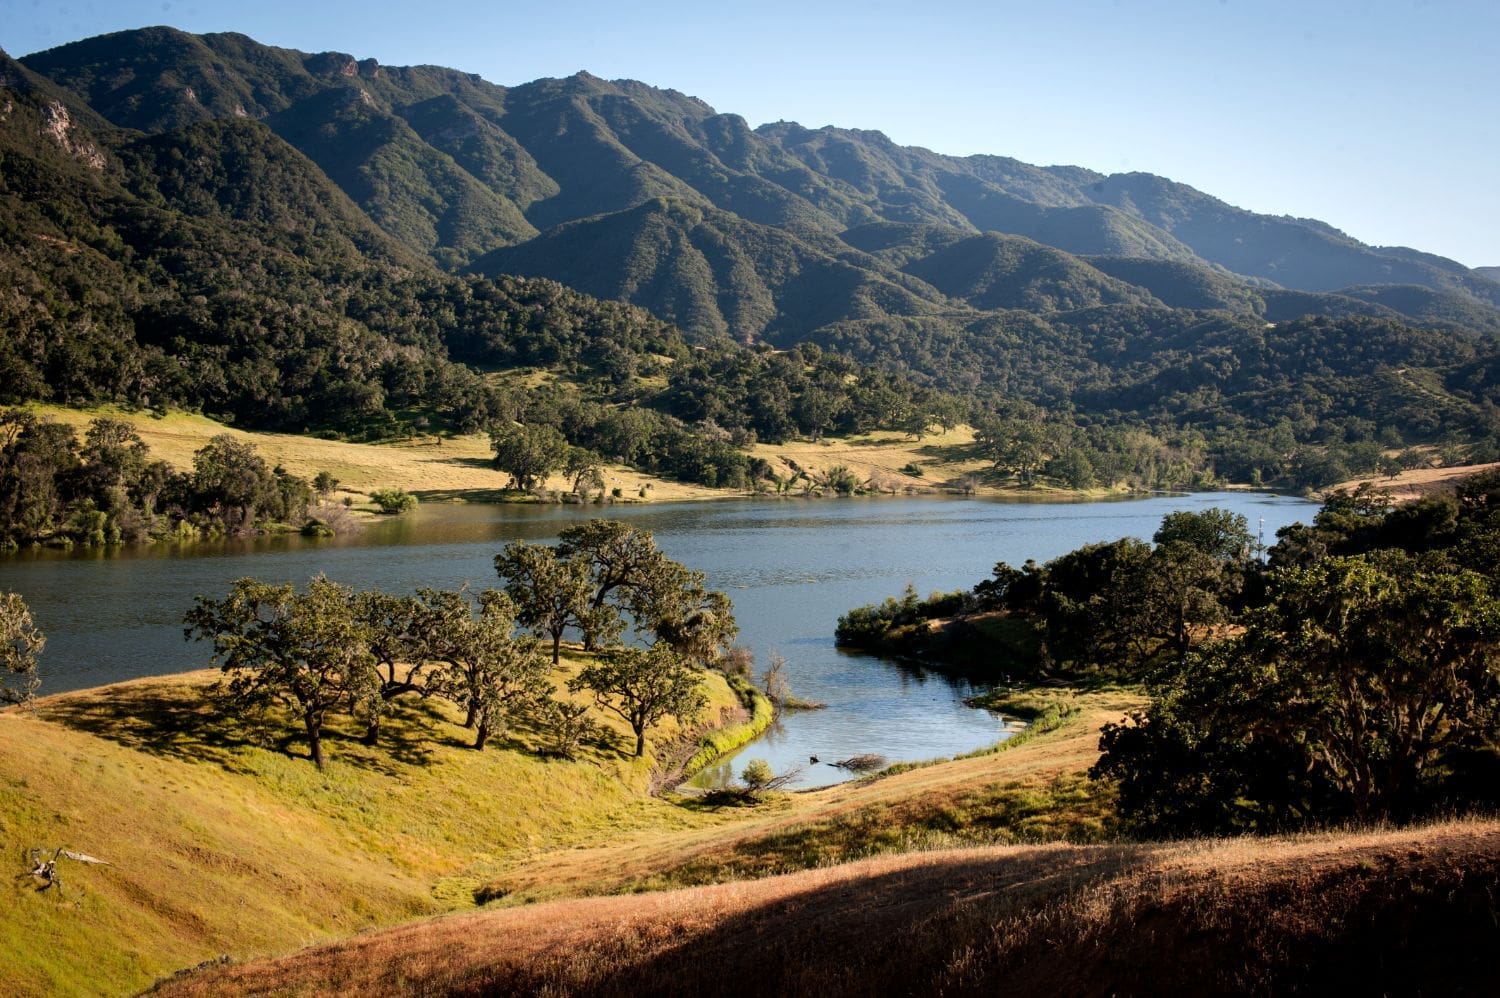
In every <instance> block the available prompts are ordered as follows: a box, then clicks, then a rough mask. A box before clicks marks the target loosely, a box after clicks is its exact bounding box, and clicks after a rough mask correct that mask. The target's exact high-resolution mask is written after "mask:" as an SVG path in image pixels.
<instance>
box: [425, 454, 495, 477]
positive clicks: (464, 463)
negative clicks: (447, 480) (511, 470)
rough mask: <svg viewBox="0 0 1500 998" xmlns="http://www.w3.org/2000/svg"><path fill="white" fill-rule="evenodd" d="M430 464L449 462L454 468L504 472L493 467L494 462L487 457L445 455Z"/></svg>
mask: <svg viewBox="0 0 1500 998" xmlns="http://www.w3.org/2000/svg"><path fill="white" fill-rule="evenodd" d="M431 463H432V464H451V465H453V466H454V467H455V468H476V469H478V470H480V471H493V472H494V473H495V474H497V475H502V474H504V472H503V471H500V470H499V469H497V468H496V467H495V462H494V460H493V459H492V458H488V457H445V458H443V459H442V460H441V461H433V462H431Z"/></svg>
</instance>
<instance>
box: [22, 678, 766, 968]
mask: <svg viewBox="0 0 1500 998" xmlns="http://www.w3.org/2000/svg"><path fill="white" fill-rule="evenodd" d="M569 668H570V669H571V668H572V666H571V665H570V666H569ZM566 673H567V670H565V672H564V676H565V675H566ZM213 676H214V674H205V673H198V674H190V675H187V676H179V677H169V678H163V679H152V680H143V681H137V682H132V683H126V684H121V685H118V686H112V687H105V688H102V689H98V690H89V691H84V692H80V693H74V694H65V695H61V696H57V697H51V698H47V699H45V700H43V701H41V702H40V705H39V708H38V709H37V710H36V712H35V713H26V712H20V711H16V710H8V711H4V712H0V854H3V855H5V856H7V857H10V861H11V862H12V863H13V864H14V866H13V873H14V874H23V873H24V867H23V866H22V860H23V857H24V855H25V854H26V852H27V851H29V850H30V849H33V848H43V849H46V850H47V851H48V852H49V853H50V852H51V851H52V850H53V849H56V848H58V847H64V848H67V849H70V850H74V851H77V852H81V853H86V854H88V855H90V856H95V857H98V858H100V859H103V860H106V861H107V862H108V864H109V865H107V866H103V865H101V866H93V865H85V864H80V863H75V862H72V861H69V860H67V859H63V860H61V861H60V867H59V870H60V872H61V874H62V876H63V889H62V892H61V894H60V895H59V893H58V892H57V891H55V890H47V891H38V890H36V886H37V885H36V884H34V883H33V882H32V881H31V879H30V878H29V877H25V876H21V877H18V878H16V879H13V880H11V882H10V884H9V885H7V886H6V887H4V888H3V890H4V891H5V893H6V895H7V899H8V900H7V905H6V907H7V911H8V917H7V918H5V919H4V920H0V993H5V994H57V993H123V992H128V991H133V990H135V989H138V988H140V987H143V986H145V985H146V984H148V983H150V982H151V981H152V980H153V979H155V978H157V977H159V976H161V975H163V974H166V973H170V972H171V971H174V970H176V969H178V968H181V967H184V966H189V965H192V964H196V963H198V962H200V961H203V960H207V959H211V958H214V957H217V956H219V955H220V954H223V953H231V954H234V955H235V956H236V957H242V956H250V955H253V954H258V953H259V954H266V953H275V952H284V951H286V950H288V949H291V948H294V947H297V946H301V945H306V944H308V943H310V942H314V941H317V940H326V939H332V938H337V937H342V936H346V935H349V934H350V933H353V932H357V931H360V930H363V929H367V928H370V927H373V926H380V925H390V924H393V923H396V922H401V921H405V920H408V919H411V918H414V917H417V916H421V915H430V914H434V913H438V912H442V911H449V910H453V909H455V908H463V907H468V906H472V904H473V896H474V891H475V889H476V887H477V886H478V885H480V884H481V883H484V882H487V881H488V880H490V879H492V878H493V876H494V875H495V872H496V871H497V870H498V869H499V868H500V867H501V865H502V863H509V862H513V861H514V860H515V858H516V857H519V856H526V855H532V854H535V853H538V852H540V851H544V850H545V851H551V850H558V849H564V850H566V849H571V848H574V847H588V846H593V847H599V846H602V845H605V844H608V843H610V842H613V841H615V840H617V839H618V837H619V836H621V835H630V834H640V833H647V832H649V833H650V834H652V835H657V836H662V835H666V834H668V833H671V832H675V831H679V830H686V829H694V828H704V827H707V826H710V825H712V824H714V823H716V822H718V821H719V820H720V819H719V818H718V817H717V816H715V815H712V814H707V813H701V812H695V811H692V810H689V809H684V808H681V807H678V806H675V805H673V804H671V803H669V802H665V801H662V800H659V799H655V798H653V797H651V796H649V795H648V794H647V793H646V788H647V787H648V785H649V780H650V767H651V760H650V759H649V758H647V759H645V760H635V759H631V758H629V757H628V755H627V754H626V751H627V749H628V747H629V746H633V743H631V742H630V740H629V739H628V738H627V734H626V732H625V731H624V730H623V727H621V726H613V727H611V729H610V735H609V738H608V739H607V741H606V743H605V744H597V745H590V746H586V748H585V751H584V753H583V754H582V755H581V756H580V758H579V759H578V760H577V761H567V760H560V759H551V758H546V757H544V756H542V755H540V754H538V753H537V751H536V749H537V748H538V743H539V742H540V740H541V738H540V735H539V733H538V732H535V731H529V730H525V729H516V730H513V731H511V732H509V733H508V735H507V736H506V737H504V738H501V739H498V740H497V741H495V742H492V743H491V747H490V748H489V749H487V750H486V751H484V752H475V751H473V750H472V749H471V748H469V747H468V745H469V742H470V739H471V734H470V732H468V731H466V730H464V729H463V728H462V727H461V726H460V725H459V724H457V723H455V722H456V720H457V718H456V717H455V716H454V715H453V714H451V713H448V712H446V711H444V710H443V709H442V708H440V707H439V705H438V704H436V703H435V702H421V703H414V704H407V705H404V706H403V707H402V708H401V709H400V710H398V712H397V713H396V715H395V716H394V717H392V718H391V720H390V721H389V723H388V725H387V730H386V736H387V737H386V742H385V744H384V745H382V746H380V747H377V748H373V749H372V748H366V747H365V746H363V745H360V744H359V743H358V741H357V740H356V738H355V735H356V734H357V732H356V731H353V730H346V729H343V728H340V729H337V730H335V731H334V732H332V733H331V737H329V738H328V741H327V743H326V744H327V750H328V752H329V756H330V762H329V766H328V768H327V770H326V771H324V772H319V771H318V770H316V769H315V768H314V767H313V766H312V764H311V763H310V762H309V761H308V760H307V758H306V756H305V752H306V749H305V745H304V744H303V743H302V740H301V739H300V738H297V737H295V734H294V732H295V727H294V726H291V725H287V726H278V725H270V726H263V725H260V724H257V723H254V722H253V721H251V720H250V719H244V718H241V719H224V718H222V717H219V716H216V715H215V714H214V713H213V712H211V711H210V710H209V709H208V708H207V707H206V706H205V704H204V698H203V689H204V685H205V683H207V682H208V681H210V680H211V679H212V678H213ZM560 678H562V677H560ZM709 689H710V692H711V700H710V710H711V711H713V712H714V714H715V715H716V714H717V711H718V710H720V709H721V708H724V707H734V706H736V705H737V703H738V701H737V699H736V698H735V697H734V695H733V693H732V692H731V691H730V690H729V688H728V686H727V685H726V684H725V683H724V682H723V680H722V679H721V678H718V677H711V680H710V686H709ZM601 719H602V720H607V719H603V718H601ZM660 737H661V738H663V739H668V738H671V737H673V729H672V728H671V727H670V725H668V726H666V727H665V728H664V730H662V731H661V732H660ZM653 740H655V739H654V738H653Z"/></svg>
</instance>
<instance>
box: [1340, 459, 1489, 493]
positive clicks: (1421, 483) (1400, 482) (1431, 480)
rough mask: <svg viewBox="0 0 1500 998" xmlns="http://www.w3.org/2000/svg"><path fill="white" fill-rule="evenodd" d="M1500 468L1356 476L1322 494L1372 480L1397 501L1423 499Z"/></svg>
mask: <svg viewBox="0 0 1500 998" xmlns="http://www.w3.org/2000/svg"><path fill="white" fill-rule="evenodd" d="M1496 468H1500V463H1495V464H1472V465H1464V466H1462V467H1458V468H1415V469H1413V470H1411V471H1403V472H1401V474H1399V475H1397V476H1396V477H1395V478H1386V477H1384V476H1382V477H1379V478H1356V479H1351V480H1350V481H1347V482H1343V483H1342V484H1339V485H1335V486H1333V487H1332V488H1329V489H1325V490H1324V493H1323V494H1325V495H1326V494H1327V493H1329V492H1332V491H1333V489H1347V490H1348V491H1350V492H1353V491H1354V490H1355V489H1357V488H1359V486H1360V485H1362V484H1365V483H1369V484H1370V485H1373V486H1375V487H1376V488H1379V489H1386V490H1388V491H1389V492H1390V493H1391V498H1392V499H1394V500H1396V501H1397V502H1410V501H1412V500H1413V499H1421V498H1423V497H1425V496H1431V495H1442V494H1445V493H1447V494H1450V495H1451V494H1452V492H1453V490H1454V488H1455V487H1456V486H1457V485H1458V483H1459V482H1460V481H1462V480H1463V479H1465V478H1468V477H1469V476H1470V475H1477V474H1479V473H1480V472H1483V471H1493V470H1495V469H1496Z"/></svg>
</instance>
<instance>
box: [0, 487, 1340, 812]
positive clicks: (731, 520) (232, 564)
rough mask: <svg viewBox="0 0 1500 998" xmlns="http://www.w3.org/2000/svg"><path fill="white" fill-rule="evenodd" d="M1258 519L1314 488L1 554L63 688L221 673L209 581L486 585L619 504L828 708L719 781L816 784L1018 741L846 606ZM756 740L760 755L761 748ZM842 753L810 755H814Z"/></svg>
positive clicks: (563, 514) (413, 518)
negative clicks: (879, 766)
mask: <svg viewBox="0 0 1500 998" xmlns="http://www.w3.org/2000/svg"><path fill="white" fill-rule="evenodd" d="M1212 506H1219V507H1223V508H1227V509H1231V510H1233V511H1235V512H1238V513H1241V514H1243V515H1244V516H1245V517H1246V518H1247V519H1248V520H1249V521H1250V528H1251V530H1255V529H1256V528H1257V526H1258V525H1259V524H1260V522H1261V521H1264V536H1265V538H1266V540H1267V542H1271V541H1272V540H1274V537H1275V532H1276V530H1277V529H1278V528H1279V527H1281V526H1284V525H1285V524H1288V523H1292V522H1295V521H1297V520H1307V519H1310V518H1311V516H1312V514H1313V513H1314V512H1315V511H1316V510H1317V506H1316V505H1315V504H1313V503H1309V502H1306V501H1304V500H1300V499H1292V498H1286V497H1281V496H1269V495H1258V494H1245V493H1201V494H1190V495H1178V496H1160V497H1153V498H1149V499H1137V500H1129V501H1118V502H1102V503H1100V502H1091V503H1060V502H1016V501H1000V500H988V499H958V498H932V497H921V498H903V499H895V498H872V499H822V500H803V499H787V500H726V501H720V502H706V503H691V504H686V503H685V504H674V505H658V506H618V507H608V508H601V507H578V506H488V505H429V506H423V507H421V508H420V509H419V510H417V511H416V512H415V513H413V514H410V515H408V516H405V517H401V518H399V519H394V520H388V521H382V522H379V523H377V524H375V525H373V526H371V527H370V528H369V529H367V530H365V531H364V532H363V533H361V534H359V535H357V536H350V537H341V538H336V539H332V540H324V541H311V540H304V539H303V538H300V537H284V538H271V539H260V540H246V541H224V542H211V543H198V544H193V545H187V546H169V545H156V546H151V547H143V548H130V549H124V550H121V551H117V552H114V553H110V554H103V553H99V552H83V553H66V554H65V553H60V552H50V551H48V552H38V553H29V552H28V553H23V554H20V555H15V556H11V557H5V558H0V589H9V590H13V591H15V592H19V593H21V595H22V596H24V597H25V599H26V602H27V604H28V605H29V606H30V607H31V611H32V616H33V617H34V618H35V619H36V622H37V624H38V626H40V627H41V628H42V629H43V630H44V631H45V632H46V634H47V648H46V651H45V653H44V654H43V656H42V668H43V678H44V685H43V687H42V691H43V692H44V693H48V692H51V693H57V692H62V691H66V690H71V689H80V688H83V687H89V686H97V685H101V684H104V683H110V682H116V681H119V680H122V679H131V678H136V677H139V676H148V675H158V674H162V673H168V672H179V671H187V670H191V669H200V668H204V667H205V666H206V665H207V664H208V653H209V649H208V647H207V646H206V645H203V644H201V643H189V642H187V641H185V640H184V639H183V636H182V617H183V614H184V613H185V612H186V611H187V610H188V608H189V607H191V606H192V602H193V597H194V596H195V595H196V594H199V593H207V594H214V595H221V594H223V593H224V592H225V591H226V590H227V588H228V586H229V584H230V582H231V581H232V580H234V579H237V578H240V577H242V576H247V575H253V576H255V577H257V578H260V579H263V580H267V581H273V580H274V581H294V582H299V583H301V582H306V581H307V579H309V578H310V577H312V576H313V575H316V574H317V573H319V572H322V573H324V574H326V575H327V576H328V577H329V578H331V579H334V580H336V581H339V582H343V583H346V584H348V585H351V586H355V587H358V588H369V587H378V588H381V589H385V590H388V591H391V592H410V591H412V590H414V589H416V588H418V587H422V586H435V587H441V588H456V587H457V586H459V585H461V584H463V583H465V582H467V583H470V584H471V585H472V586H473V587H475V588H484V587H486V586H489V585H493V584H495V582H496V578H495V573H494V568H493V566H492V560H493V558H494V556H495V554H496V553H497V552H498V550H499V549H500V547H501V545H502V544H504V543H505V542H506V541H509V540H514V539H517V538H525V539H527V540H531V541H548V540H551V539H553V538H555V536H556V534H557V531H558V530H559V529H561V528H562V527H564V526H566V525H567V524H569V523H572V522H576V521H578V520H581V519H587V518H590V517H594V516H600V515H607V516H609V517H611V518H616V519H621V520H626V521H628V522H630V523H633V524H635V525H637V526H639V527H642V528H645V529H648V530H650V531H652V532H653V533H654V534H655V536H656V540H657V543H658V544H659V545H660V546H661V548H662V549H663V550H665V551H666V552H667V553H668V554H669V555H671V556H672V557H673V558H676V559H677V560H678V561H681V562H683V563H684V564H686V565H688V566H690V567H692V568H695V569H699V570H701V571H704V572H706V573H707V575H708V579H709V583H710V584H711V585H712V586H714V587H715V588H719V589H723V590H724V591H726V592H728V593H729V595H730V596H731V597H732V598H733V600H734V603H735V615H736V618H737V619H738V621H739V624H740V642H741V643H742V644H745V645H747V646H749V647H750V648H752V649H753V650H754V651H755V653H756V656H757V669H759V668H760V667H761V666H763V665H764V662H765V660H766V658H767V656H768V655H769V654H770V653H771V652H779V653H780V654H781V655H783V656H785V658H786V659H787V674H788V676H789V677H790V679H791V684H792V689H793V692H794V693H796V694H797V695H798V696H800V697H803V698H805V699H810V700H820V701H824V702H826V703H827V704H828V707H827V708H826V709H824V710H819V711H810V712H802V713H797V714H793V715H791V716H790V717H788V718H786V719H785V720H784V721H783V722H781V723H780V724H778V726H777V727H776V728H775V729H773V730H772V731H771V732H768V733H767V734H766V735H765V736H764V737H762V738H761V739H759V740H757V741H756V742H755V743H754V744H753V745H751V746H749V747H747V748H746V749H744V750H742V752H741V757H742V758H741V759H740V760H729V761H727V762H725V763H722V764H721V765H720V766H718V767H717V768H716V769H715V770H711V771H710V772H709V773H707V774H705V776H704V777H703V778H704V779H705V780H712V779H714V778H716V777H722V776H724V775H727V774H728V773H730V772H737V771H738V769H739V768H741V766H742V764H743V758H746V757H759V758H765V759H767V760H768V761H770V763H771V765H772V767H773V768H774V769H775V770H776V771H777V772H782V771H784V770H786V769H789V768H791V767H794V766H802V767H805V768H804V770H803V773H802V776H801V778H800V780H799V781H798V784H799V785H801V786H819V785H823V784H827V783H836V782H838V781H839V780H841V779H845V778H847V776H848V774H846V773H844V772H843V771H842V770H839V769H836V768H834V767H832V766H830V765H828V764H827V763H828V762H830V761H832V760H836V759H844V758H848V757H850V756H853V755H856V754H860V753H878V754H880V755H883V756H885V757H886V758H888V759H889V760H891V761H893V762H894V761H903V760H917V759H928V758H933V757H936V756H949V755H954V754H956V753H960V752H967V751H970V750H972V749H976V748H979V747H981V746H984V745H988V744H991V743H993V742H994V741H996V740H997V739H999V738H1001V737H1003V733H1004V732H1003V726H1004V722H1003V721H1002V719H1001V718H999V717H997V716H995V715H993V714H990V713H988V712H986V711H981V710H973V709H971V708H968V707H965V706H964V705H963V698H964V697H965V696H968V695H969V694H971V693H973V692H974V691H975V690H974V688H973V687H971V686H970V685H969V684H968V683H966V682H963V681H960V680H953V679H949V678H944V677H942V676H939V675H935V674H932V673H919V672H915V671H913V670H911V669H908V668H905V667H902V666H898V665H896V664H894V663H890V662H885V661H882V660H880V659H876V658H871V657H868V656H861V655H851V654H848V653H845V652H841V651H839V650H838V649H836V648H835V647H834V645H833V629H834V624H835V623H836V622H837V620H838V617H839V615H840V614H842V613H844V612H846V611H847V610H848V609H850V608H851V607H854V606H858V605H860V604H863V603H870V602H875V601H878V600H881V599H884V598H885V597H886V596H891V595H897V594H899V593H900V591H901V589H902V588H903V587H904V586H905V585H906V584H907V583H908V582H910V583H912V584H914V585H915V586H916V587H917V589H918V590H919V591H920V592H922V593H923V594H926V593H929V592H932V591H934V590H951V589H957V588H967V587H969V586H972V585H973V584H974V583H975V582H978V581H979V580H980V579H982V578H984V577H986V576H988V575H989V574H990V569H991V568H992V567H993V566H994V564H995V562H997V561H1008V562H1010V563H1011V564H1015V565H1019V564H1020V563H1022V562H1024V561H1025V560H1026V559H1027V558H1035V559H1036V560H1038V561H1045V560H1047V559H1049V558H1053V557H1056V556H1057V555H1060V554H1063V553H1064V552H1067V551H1070V550H1072V549H1073V548H1076V547H1078V546H1079V545H1081V544H1086V543H1090V542H1093V541H1101V540H1113V539H1115V538H1118V537H1124V536H1135V537H1141V538H1149V537H1150V536H1151V534H1152V533H1153V532H1155V530H1156V528H1157V526H1158V525H1159V524H1160V522H1161V518H1162V517H1163V516H1165V515H1166V514H1167V513H1169V512H1172V511H1174V510H1184V509H1187V510H1201V509H1207V508H1209V507H1212ZM747 753H748V755H747ZM811 756H817V757H818V758H820V759H821V760H823V762H822V763H820V764H819V765H816V766H813V765H809V764H808V761H809V757H811Z"/></svg>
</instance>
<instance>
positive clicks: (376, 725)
mask: <svg viewBox="0 0 1500 998" xmlns="http://www.w3.org/2000/svg"><path fill="white" fill-rule="evenodd" d="M360 741H361V742H363V743H364V744H366V745H377V744H379V742H380V716H379V715H376V716H374V717H372V718H370V720H369V721H368V722H367V723H366V724H365V736H364V737H363V738H361V739H360Z"/></svg>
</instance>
